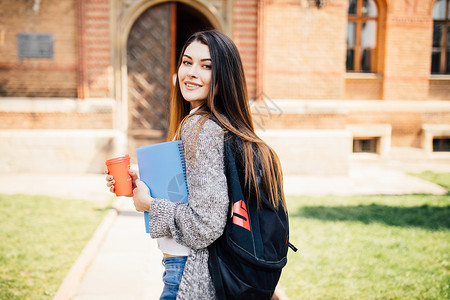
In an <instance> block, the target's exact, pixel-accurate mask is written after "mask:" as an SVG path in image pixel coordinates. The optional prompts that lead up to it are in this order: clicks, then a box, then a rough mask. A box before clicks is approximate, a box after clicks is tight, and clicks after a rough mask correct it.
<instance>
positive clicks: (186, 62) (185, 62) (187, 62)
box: [183, 60, 191, 66]
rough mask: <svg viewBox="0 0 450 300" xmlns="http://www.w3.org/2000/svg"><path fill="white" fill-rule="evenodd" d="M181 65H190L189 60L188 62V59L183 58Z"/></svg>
mask: <svg viewBox="0 0 450 300" xmlns="http://www.w3.org/2000/svg"><path fill="white" fill-rule="evenodd" d="M183 65H186V66H190V65H191V62H190V61H187V60H184V61H183Z"/></svg>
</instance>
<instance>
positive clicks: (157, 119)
mask: <svg viewBox="0 0 450 300" xmlns="http://www.w3.org/2000/svg"><path fill="white" fill-rule="evenodd" d="M170 30H171V4H170V3H164V4H160V5H157V6H154V7H151V8H149V9H147V10H146V11H145V12H144V13H143V14H142V15H141V16H140V17H139V18H138V19H137V20H136V22H135V23H134V25H133V27H132V28H131V30H130V34H129V36H128V42H127V67H128V128H129V136H130V137H131V138H133V137H138V136H140V137H147V138H151V137H152V136H153V137H158V136H159V137H161V135H165V133H166V132H167V128H168V113H169V99H170V84H171V83H170V82H171V81H170V71H171V70H170V68H171V57H170V56H171V39H172V37H171V33H170Z"/></svg>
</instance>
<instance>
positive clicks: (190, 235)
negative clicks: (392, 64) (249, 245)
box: [107, 30, 285, 299]
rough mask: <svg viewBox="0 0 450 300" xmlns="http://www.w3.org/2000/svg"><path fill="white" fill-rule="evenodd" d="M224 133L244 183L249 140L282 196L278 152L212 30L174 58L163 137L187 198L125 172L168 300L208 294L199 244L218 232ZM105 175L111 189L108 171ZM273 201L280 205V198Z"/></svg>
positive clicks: (224, 42)
mask: <svg viewBox="0 0 450 300" xmlns="http://www.w3.org/2000/svg"><path fill="white" fill-rule="evenodd" d="M225 132H231V133H233V134H235V135H237V136H239V137H240V138H241V139H242V140H243V149H237V151H242V152H243V154H244V157H245V161H246V167H245V169H246V180H247V182H248V183H249V184H251V183H252V182H254V181H255V180H254V179H255V178H256V176H255V173H254V171H253V150H252V144H254V145H256V148H257V149H258V151H259V153H260V155H261V160H262V161H261V163H262V166H263V172H264V178H265V182H266V187H267V189H268V194H269V195H277V194H279V193H281V194H282V193H283V192H282V191H279V188H280V187H282V182H281V180H282V174H281V167H280V164H279V161H278V158H277V156H276V154H275V153H274V152H273V151H272V149H270V148H269V147H268V146H267V145H266V144H265V143H264V142H263V141H262V140H261V139H259V138H258V137H257V135H256V134H255V132H254V127H253V123H252V119H251V114H250V107H249V103H248V95H247V89H246V83H245V77H244V70H243V67H242V63H241V59H240V56H239V52H238V50H237V48H236V46H235V45H234V43H233V42H232V41H231V39H230V38H228V37H227V36H226V35H224V34H222V33H220V32H219V31H216V30H211V31H204V32H199V33H195V34H193V35H192V36H191V37H190V38H189V39H188V41H187V42H186V44H185V46H184V47H183V49H182V52H181V57H180V60H179V62H178V73H177V80H176V83H175V88H174V92H173V95H172V99H171V114H170V126H169V133H168V140H173V139H181V140H182V141H183V144H184V148H185V158H186V176H187V183H188V189H189V199H188V203H184V204H183V203H173V202H170V201H169V200H166V199H153V198H152V197H151V196H150V192H149V190H148V188H147V186H146V185H145V184H144V183H142V182H141V181H140V180H139V179H138V178H137V175H136V173H135V172H134V171H133V170H131V171H130V174H131V175H132V177H133V183H134V186H135V188H134V190H133V200H134V205H135V207H136V210H137V211H149V214H150V235H151V236H152V238H158V243H159V247H160V249H161V250H162V251H163V253H164V259H163V262H164V265H165V267H166V272H165V274H164V283H165V287H164V291H163V294H162V295H161V299H174V296H175V295H176V299H215V290H214V286H213V284H212V281H211V277H210V275H209V271H208V250H207V247H208V246H209V245H210V244H211V243H212V242H214V241H215V240H216V239H217V238H219V237H220V236H221V234H222V233H223V229H224V227H225V223H226V218H227V213H228V206H229V198H228V188H227V179H226V176H225V166H224V156H223V155H224V154H223V153H224V133H225ZM107 181H108V184H107V185H108V186H110V190H111V192H114V185H113V184H114V180H113V179H112V177H111V176H110V175H108V176H107ZM276 199H278V198H276V197H274V196H272V198H271V201H272V202H274V203H275V202H276V201H278V200H276ZM258 200H259V199H258ZM281 202H282V203H281V205H283V206H285V203H284V197H283V200H282V201H281ZM278 204H280V203H275V206H278ZM184 261H185V266H184V271H183V263H184ZM172 264H174V265H175V267H174V268H172ZM173 269H176V270H175V271H174V270H173ZM181 275H182V276H181ZM168 277H171V278H169V279H168ZM180 277H181V281H179V280H180V279H179V278H180ZM178 282H179V289H178ZM177 289H178V292H177ZM166 296H167V297H168V298H166Z"/></svg>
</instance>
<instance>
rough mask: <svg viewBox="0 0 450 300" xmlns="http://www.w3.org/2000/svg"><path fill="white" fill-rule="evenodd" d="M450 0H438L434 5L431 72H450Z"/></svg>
mask: <svg viewBox="0 0 450 300" xmlns="http://www.w3.org/2000/svg"><path fill="white" fill-rule="evenodd" d="M449 2H450V0H438V1H437V2H436V4H435V5H434V7H433V21H434V22H433V48H432V50H431V73H432V74H450V9H449Z"/></svg>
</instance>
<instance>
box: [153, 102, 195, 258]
mask: <svg viewBox="0 0 450 300" xmlns="http://www.w3.org/2000/svg"><path fill="white" fill-rule="evenodd" d="M199 108H200V106H199V107H196V108H194V109H192V110H191V111H190V112H189V114H192V113H194V112H196V111H197V110H198V109H199ZM157 241H158V248H159V250H161V251H162V252H163V253H166V254H170V255H177V256H188V255H189V253H190V252H191V249H190V248H189V247H186V246H183V245H181V244H178V243H177V241H176V240H175V239H174V238H173V237H169V236H166V237H163V238H158V239H157Z"/></svg>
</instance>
